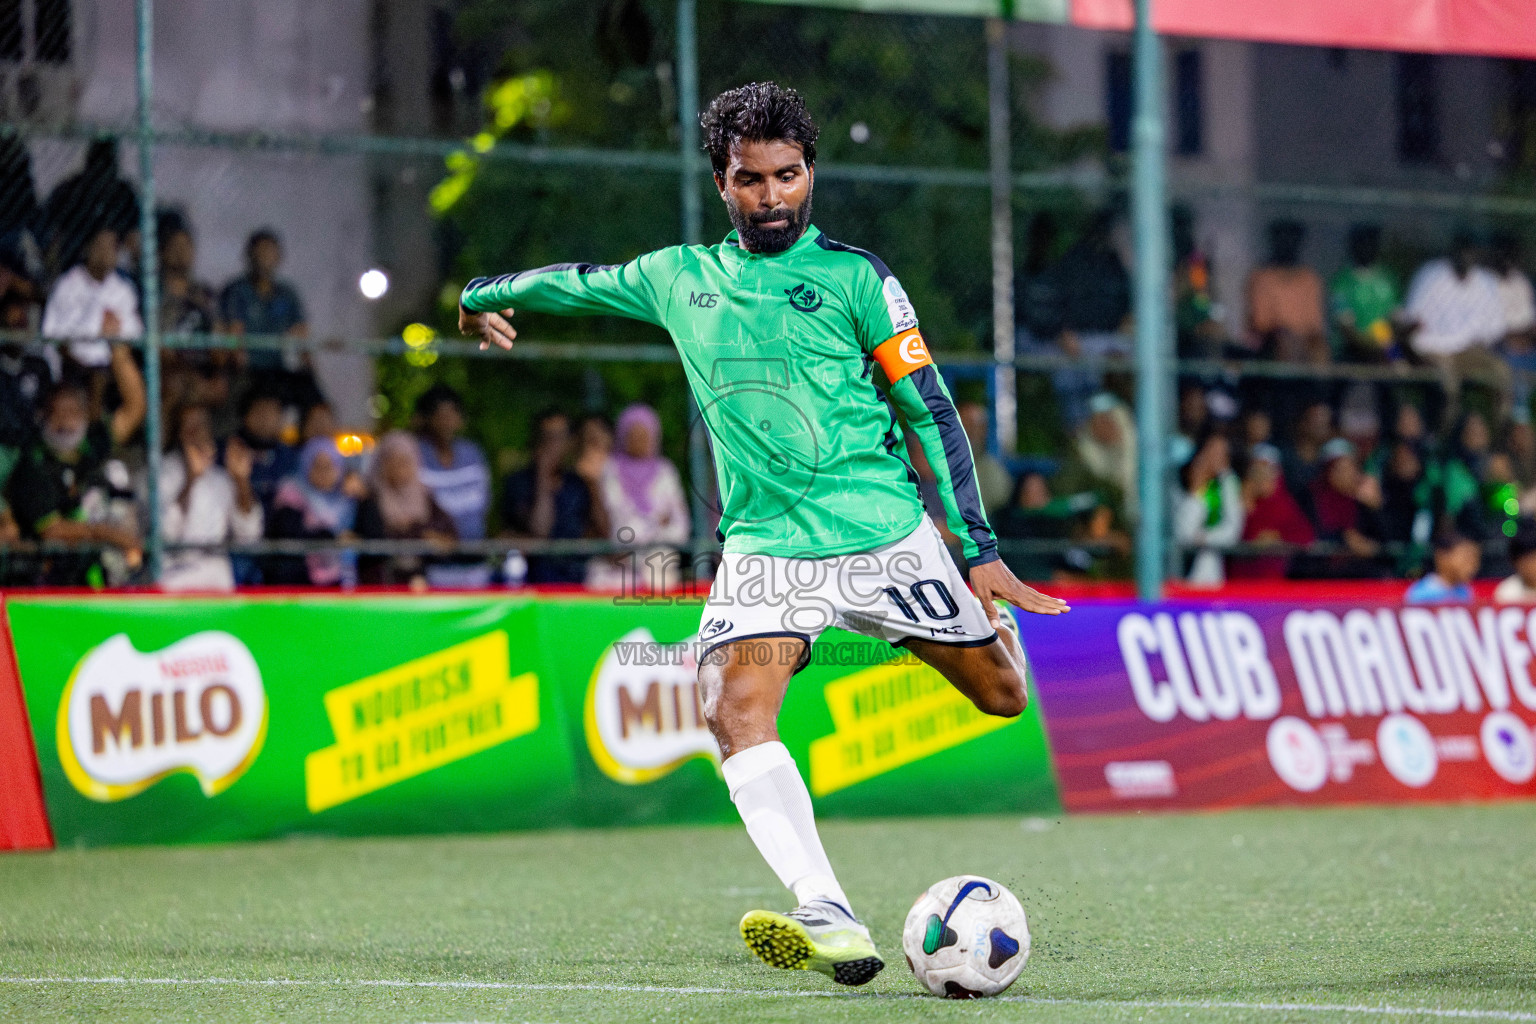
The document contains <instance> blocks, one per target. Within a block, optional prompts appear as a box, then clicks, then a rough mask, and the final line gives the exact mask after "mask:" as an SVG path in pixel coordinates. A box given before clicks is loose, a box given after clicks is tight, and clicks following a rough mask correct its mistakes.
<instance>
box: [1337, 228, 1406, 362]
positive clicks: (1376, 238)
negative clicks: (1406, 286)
mask: <svg viewBox="0 0 1536 1024" xmlns="http://www.w3.org/2000/svg"><path fill="white" fill-rule="evenodd" d="M1349 264H1350V265H1349V266H1347V267H1345V268H1343V269H1342V270H1340V271H1339V272H1338V273H1337V274H1335V275H1334V278H1333V282H1332V284H1331V285H1330V286H1329V289H1328V304H1329V308H1330V310H1331V312H1332V318H1333V319H1332V324H1333V331H1334V335H1333V336H1334V344H1333V350H1334V356H1335V357H1336V358H1338V359H1340V360H1342V361H1346V362H1356V363H1380V362H1383V361H1385V360H1388V359H1391V358H1394V355H1395V352H1394V349H1395V347H1396V345H1395V342H1396V328H1395V318H1396V316H1397V309H1398V306H1399V305H1401V303H1402V294H1401V292H1400V291H1399V289H1398V286H1397V281H1396V279H1394V278H1393V276H1392V273H1391V271H1389V270H1387V268H1386V267H1384V266H1383V265H1382V263H1381V226H1380V225H1379V224H1356V225H1354V226H1352V227H1351V228H1350V229H1349Z"/></svg>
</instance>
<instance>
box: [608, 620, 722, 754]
mask: <svg viewBox="0 0 1536 1024" xmlns="http://www.w3.org/2000/svg"><path fill="white" fill-rule="evenodd" d="M697 640H698V637H697V636H691V637H689V638H688V639H686V640H683V641H680V642H679V643H676V644H658V643H656V640H655V638H654V637H653V636H652V635H651V631H650V630H648V629H645V628H644V627H641V628H639V629H635V630H631V631H630V632H629V633H626V634H625V635H624V636H622V637H620V638H619V640H618V641H617V642H616V643H614V644H613V646H611V647H609V648H608V650H607V651H605V652H604V654H603V657H602V660H600V661H599V662H598V663H597V668H596V670H595V671H593V673H592V680H591V682H590V684H589V685H588V687H587V704H586V714H585V724H586V733H587V749H588V750H589V751H590V752H591V754H592V760H593V761H594V762H595V763H596V764H597V766H598V767H599V768H601V769H602V771H603V774H605V775H607V776H608V777H609V778H611V779H614V780H616V781H618V782H625V783H630V784H638V783H643V782H651V781H653V780H655V779H658V778H660V777H662V776H663V775H666V774H667V773H668V772H670V771H672V770H673V769H675V768H676V767H677V766H678V765H680V764H682V763H683V762H684V761H688V760H690V759H692V758H695V757H707V758H711V759H713V760H715V761H717V762H718V761H719V760H720V747H719V745H718V744H717V743H716V742H715V738H714V736H713V735H711V734H710V731H709V726H708V725H707V724H706V723H705V721H704V700H703V694H701V693H700V692H699V662H698V657H697V649H698V644H697V643H696V641H697Z"/></svg>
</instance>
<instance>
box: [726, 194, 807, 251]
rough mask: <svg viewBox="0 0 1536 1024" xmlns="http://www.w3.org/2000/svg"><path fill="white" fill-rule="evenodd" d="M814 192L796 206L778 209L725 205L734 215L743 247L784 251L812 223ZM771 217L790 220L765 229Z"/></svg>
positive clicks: (732, 215) (733, 218)
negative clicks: (749, 208)
mask: <svg viewBox="0 0 1536 1024" xmlns="http://www.w3.org/2000/svg"><path fill="white" fill-rule="evenodd" d="M811 192H812V189H809V188H808V189H806V190H805V198H804V199H802V200H801V201H800V205H799V206H797V207H794V208H791V207H787V206H781V207H779V208H778V209H777V210H768V211H766V212H765V211H762V210H757V211H754V212H753V213H750V214H747V213H743V212H742V210H741V207H739V206H737V205H736V203H735V202H734V201H732V202H728V203H726V204H725V208H726V212H727V213H729V214H730V217H731V226H732V227H734V228H735V229H736V233H737V234H738V235H740V236H741V247H742V248H743V249H746V250H747V251H748V252H783V251H784V250H785V249H788V248H789V247H790V246H792V245H794V244H795V243H796V242H798V241H799V240H800V236H801V235H803V234H805V229H806V227H807V225H809V224H810V223H811ZM771 220H787V221H788V223H787V224H785V225H784V226H783V227H781V228H765V227H760V226H759V225H760V224H763V223H766V222H767V221H771Z"/></svg>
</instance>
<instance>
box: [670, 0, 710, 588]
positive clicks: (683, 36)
mask: <svg viewBox="0 0 1536 1024" xmlns="http://www.w3.org/2000/svg"><path fill="white" fill-rule="evenodd" d="M698 12H699V9H698V0H677V127H678V154H677V155H678V160H679V161H680V164H679V170H678V198H679V200H680V202H681V207H680V212H681V226H682V236H683V238H682V240H683V244H684V245H697V244H698V243H699V242H700V241H702V240H703V236H704V209H703V205H702V204H701V203H700V201H699V198H700V197H699V169H700V164H701V163H702V161H701V160H700V159H699V152H700V151H699V54H698V46H699V42H698ZM688 418H689V419H690V420H692V421H693V422H692V429H690V430H689V431H688V476H689V477H690V478H691V479H692V481H693V486H692V487H690V488H689V491H690V493H691V495H692V500H691V502H690V511H691V513H692V516H693V571H692V578H693V579H694V580H698V578H699V566H700V562H701V561H702V559H703V557H704V553H705V551H707V550H708V548H709V546H710V540H711V538H710V535H709V505H708V503H707V502H706V501H705V500H704V493H705V481H706V480H711V479H713V475H714V471H715V469H714V466H713V465H712V464H711V462H710V458H709V442H708V440H707V437H706V434H705V426H704V420H703V415H702V413H701V412H700V411H699V404H698V402H696V401H694V398H693V389H692V388H690V389H689V390H688Z"/></svg>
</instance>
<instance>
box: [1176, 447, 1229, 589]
mask: <svg viewBox="0 0 1536 1024" xmlns="http://www.w3.org/2000/svg"><path fill="white" fill-rule="evenodd" d="M1231 459H1232V451H1231V445H1230V443H1229V442H1228V441H1227V437H1226V435H1225V434H1222V433H1221V432H1219V431H1214V430H1213V431H1211V432H1209V433H1207V434H1206V435H1205V437H1204V438H1202V439H1201V440H1200V441H1199V443H1197V444H1196V446H1195V454H1194V455H1192V456H1191V457H1190V459H1189V461H1188V462H1186V463H1185V464H1184V465H1183V466H1182V467H1180V469H1179V490H1178V492H1177V494H1176V495H1175V497H1174V511H1173V537H1174V541H1175V543H1177V544H1178V545H1179V546H1180V547H1181V548H1182V549H1183V550H1184V554H1185V557H1186V564H1187V565H1188V571H1187V572H1186V574H1185V579H1186V580H1187V581H1188V582H1190V583H1193V584H1195V585H1196V586H1207V587H1219V586H1221V584H1222V583H1224V582H1226V566H1225V562H1224V554H1223V550H1224V549H1225V548H1228V547H1231V546H1232V545H1233V544H1234V543H1236V542H1237V541H1238V539H1239V538H1241V537H1242V535H1243V520H1244V509H1243V488H1242V484H1241V483H1239V482H1238V479H1237V475H1236V474H1235V473H1233V472H1232V461H1231Z"/></svg>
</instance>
